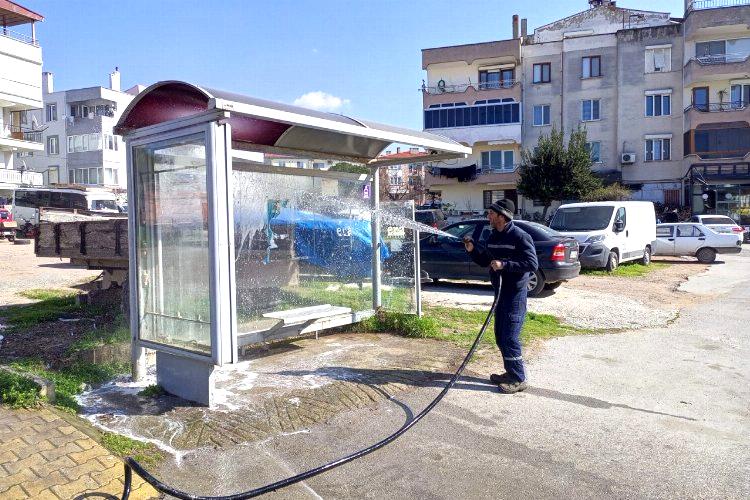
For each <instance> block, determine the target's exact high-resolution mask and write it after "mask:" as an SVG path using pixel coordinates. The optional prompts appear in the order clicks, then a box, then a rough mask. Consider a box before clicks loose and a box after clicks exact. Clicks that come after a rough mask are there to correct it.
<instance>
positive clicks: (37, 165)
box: [25, 68, 143, 190]
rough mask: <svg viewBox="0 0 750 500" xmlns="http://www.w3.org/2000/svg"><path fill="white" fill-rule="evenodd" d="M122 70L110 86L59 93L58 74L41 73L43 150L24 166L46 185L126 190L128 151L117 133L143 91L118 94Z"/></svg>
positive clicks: (116, 72) (111, 78) (138, 87)
mask: <svg viewBox="0 0 750 500" xmlns="http://www.w3.org/2000/svg"><path fill="white" fill-rule="evenodd" d="M120 78H121V76H120V72H119V70H118V69H117V68H115V70H114V71H113V72H112V73H110V75H109V87H108V88H107V87H88V88H82V89H72V90H62V91H55V89H54V75H53V74H52V73H51V72H44V74H43V75H42V91H43V107H42V109H40V110H37V111H34V113H33V114H34V119H35V120H36V121H37V122H38V123H42V124H44V130H43V131H42V132H41V142H42V145H43V150H42V151H41V152H33V153H29V154H27V155H26V158H25V163H26V164H27V165H28V167H29V168H30V169H32V170H33V171H35V172H38V173H39V174H41V175H42V176H43V178H44V184H45V185H55V184H82V185H91V186H105V187H109V188H113V189H115V190H124V189H125V188H126V185H127V176H126V172H125V168H126V166H125V165H126V158H125V147H124V144H123V142H122V139H121V138H120V137H119V136H117V135H115V134H114V133H113V130H112V129H113V128H114V126H115V125H116V124H117V121H118V120H119V118H120V115H121V114H122V112H123V111H124V110H125V108H126V107H127V105H128V104H129V103H130V101H132V100H133V98H134V97H135V96H136V95H137V94H138V92H140V91H141V90H142V89H143V86H141V85H136V86H134V87H132V88H131V89H128V90H126V91H124V92H123V91H121V90H120Z"/></svg>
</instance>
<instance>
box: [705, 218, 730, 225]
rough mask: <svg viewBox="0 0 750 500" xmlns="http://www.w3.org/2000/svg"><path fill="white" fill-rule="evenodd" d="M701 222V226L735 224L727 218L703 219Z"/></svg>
mask: <svg viewBox="0 0 750 500" xmlns="http://www.w3.org/2000/svg"><path fill="white" fill-rule="evenodd" d="M701 222H702V223H703V224H732V225H734V224H735V222H734V221H733V220H732V219H730V218H729V217H703V218H701Z"/></svg>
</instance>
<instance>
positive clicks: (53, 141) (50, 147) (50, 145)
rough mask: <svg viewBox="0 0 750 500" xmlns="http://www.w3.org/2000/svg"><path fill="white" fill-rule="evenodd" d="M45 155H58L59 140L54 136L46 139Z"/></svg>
mask: <svg viewBox="0 0 750 500" xmlns="http://www.w3.org/2000/svg"><path fill="white" fill-rule="evenodd" d="M47 154H48V155H59V154H60V138H59V137H58V136H56V135H51V136H49V137H47Z"/></svg>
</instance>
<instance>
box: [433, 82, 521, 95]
mask: <svg viewBox="0 0 750 500" xmlns="http://www.w3.org/2000/svg"><path fill="white" fill-rule="evenodd" d="M520 84H521V82H520V80H502V81H499V82H483V83H477V84H474V83H462V84H459V85H436V86H433V87H428V86H427V85H422V87H421V88H420V89H419V90H420V91H421V92H424V93H425V94H430V95H440V94H450V93H456V92H458V93H462V92H466V90H467V89H468V88H469V87H471V88H473V89H476V90H497V89H510V88H513V87H515V86H516V85H520Z"/></svg>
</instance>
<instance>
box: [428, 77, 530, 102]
mask: <svg viewBox="0 0 750 500" xmlns="http://www.w3.org/2000/svg"><path fill="white" fill-rule="evenodd" d="M420 90H421V91H422V102H423V104H424V107H425V108H429V107H430V106H431V105H433V104H446V103H451V102H464V103H466V104H469V105H471V104H474V103H475V102H476V101H482V100H485V99H501V100H502V99H513V100H515V101H520V100H521V81H520V80H504V81H502V82H492V83H478V84H473V83H469V84H460V85H440V86H438V85H435V86H426V85H423V86H422V88H421V89H420Z"/></svg>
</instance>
